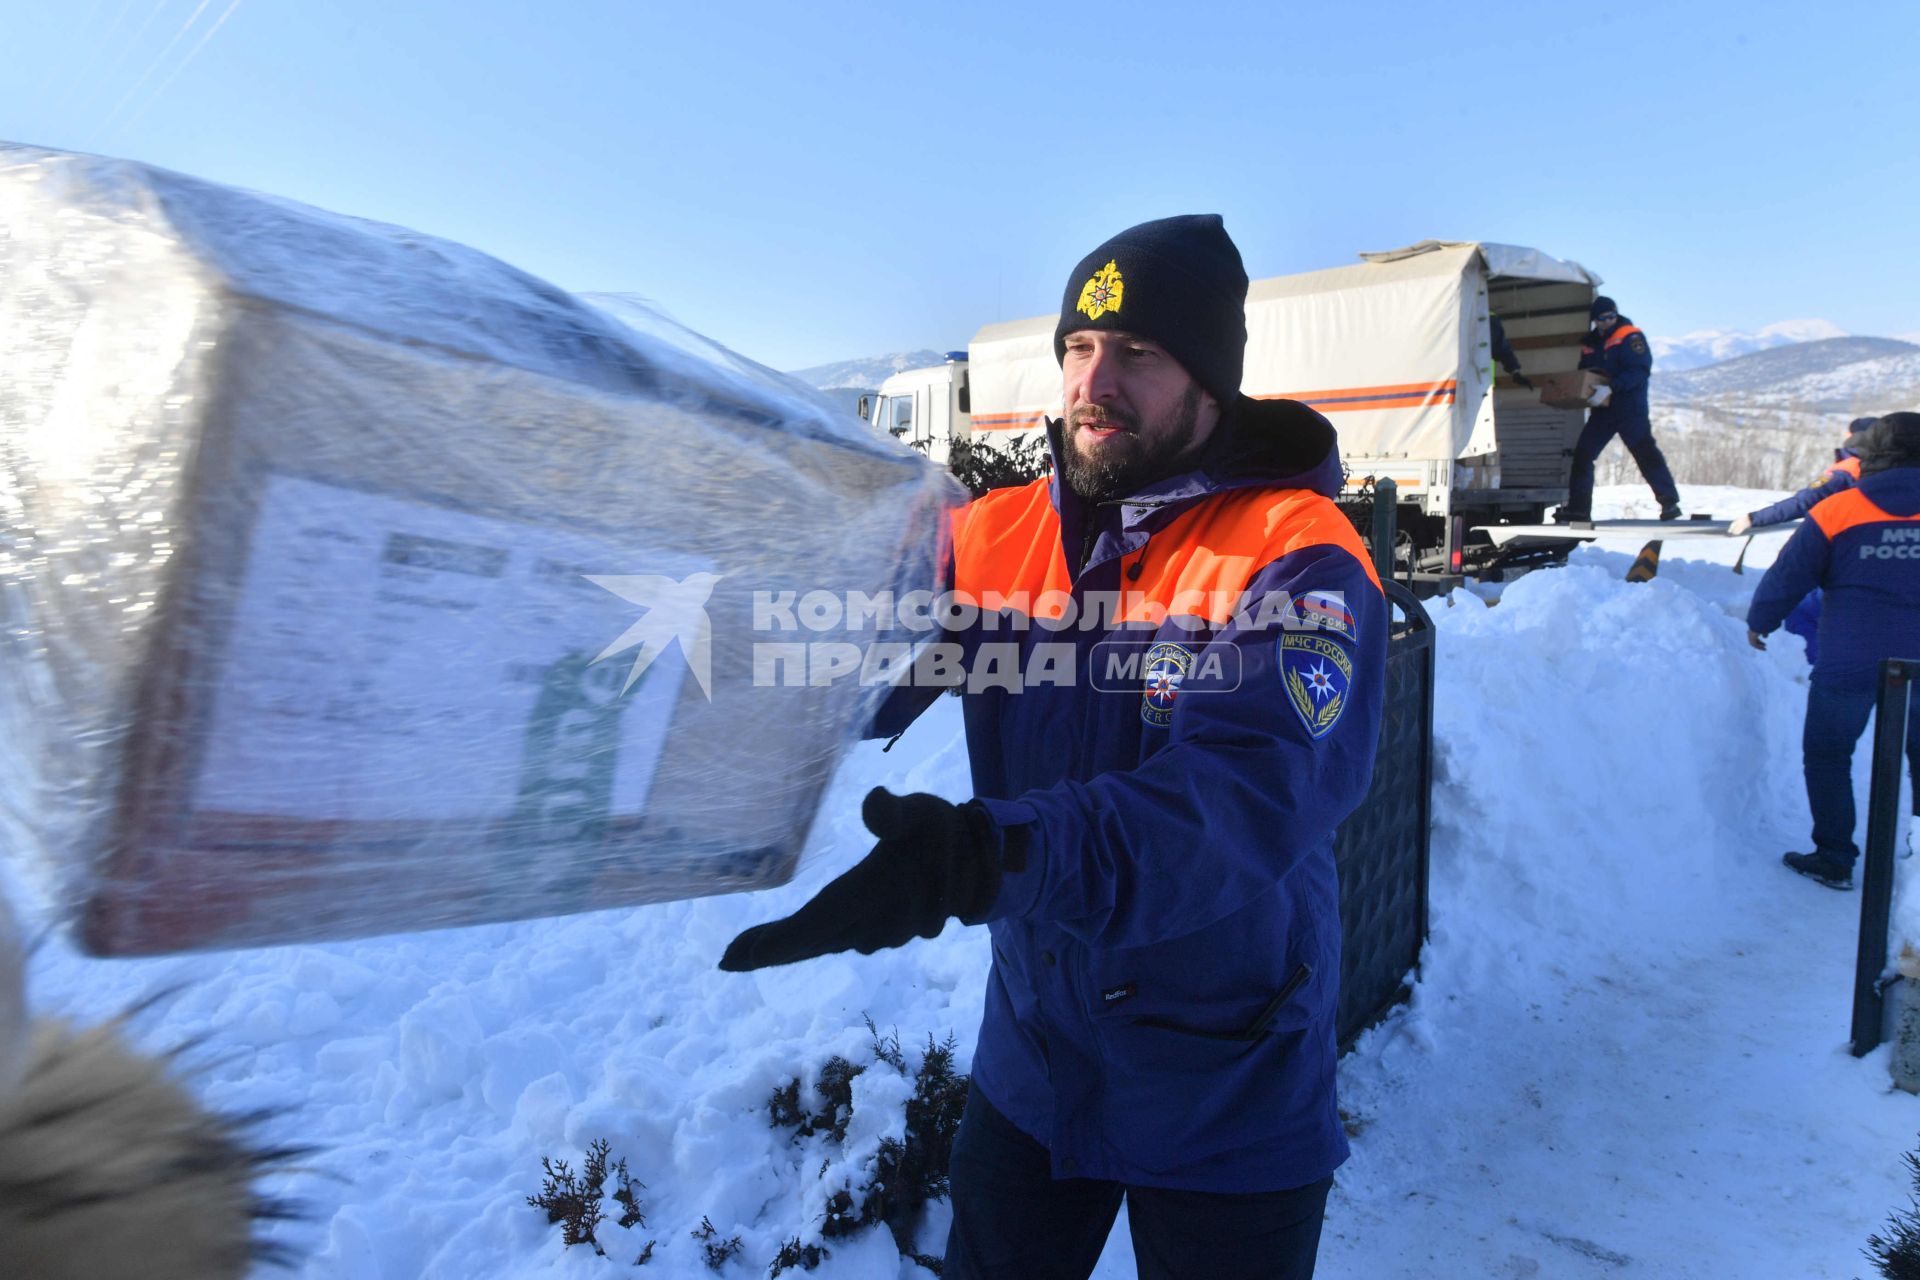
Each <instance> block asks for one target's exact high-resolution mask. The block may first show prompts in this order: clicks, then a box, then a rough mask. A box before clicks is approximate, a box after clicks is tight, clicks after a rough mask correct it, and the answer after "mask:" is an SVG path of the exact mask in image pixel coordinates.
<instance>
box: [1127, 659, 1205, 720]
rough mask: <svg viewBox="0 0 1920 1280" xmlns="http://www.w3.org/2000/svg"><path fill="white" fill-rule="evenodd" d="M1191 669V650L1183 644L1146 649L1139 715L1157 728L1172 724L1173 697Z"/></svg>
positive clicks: (1176, 695)
mask: <svg viewBox="0 0 1920 1280" xmlns="http://www.w3.org/2000/svg"><path fill="white" fill-rule="evenodd" d="M1192 670H1193V650H1191V649H1189V648H1187V647H1186V646H1185V645H1178V644H1172V643H1163V644H1156V645H1155V646H1153V648H1151V649H1149V650H1147V661H1146V686H1147V687H1146V692H1145V693H1144V695H1143V696H1142V697H1141V699H1140V718H1141V719H1142V720H1144V721H1146V722H1147V723H1148V724H1150V725H1153V726H1154V727H1155V728H1157V729H1164V728H1166V727H1167V726H1168V725H1170V724H1172V723H1173V704H1174V700H1175V699H1177V698H1178V697H1179V696H1180V684H1181V682H1182V681H1183V680H1185V679H1186V678H1187V675H1188V674H1189V673H1190V672H1191V671H1192Z"/></svg>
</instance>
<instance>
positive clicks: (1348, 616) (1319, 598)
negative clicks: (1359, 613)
mask: <svg viewBox="0 0 1920 1280" xmlns="http://www.w3.org/2000/svg"><path fill="white" fill-rule="evenodd" d="M1294 608H1295V609H1296V610H1297V611H1298V612H1299V614H1300V621H1301V622H1302V623H1304V624H1306V625H1307V626H1309V627H1313V628H1315V629H1317V630H1320V631H1331V632H1333V633H1334V634H1335V635H1337V636H1345V637H1346V638H1347V639H1349V640H1355V639H1358V638H1359V637H1358V636H1357V635H1356V634H1355V630H1356V629H1355V627H1354V622H1353V610H1351V609H1349V608H1347V598H1346V595H1345V593H1343V592H1339V591H1309V592H1307V593H1306V594H1305V595H1303V596H1301V597H1300V598H1299V599H1298V600H1296V601H1294Z"/></svg>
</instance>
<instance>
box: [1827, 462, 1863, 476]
mask: <svg viewBox="0 0 1920 1280" xmlns="http://www.w3.org/2000/svg"><path fill="white" fill-rule="evenodd" d="M1836 471H1844V472H1846V473H1847V474H1848V475H1850V476H1852V477H1853V478H1854V479H1855V480H1858V479H1859V478H1860V459H1858V458H1842V459H1840V461H1838V462H1836V463H1834V464H1833V465H1832V466H1831V467H1828V468H1827V474H1828V475H1832V474H1833V473H1834V472H1836Z"/></svg>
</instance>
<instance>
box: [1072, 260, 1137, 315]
mask: <svg viewBox="0 0 1920 1280" xmlns="http://www.w3.org/2000/svg"><path fill="white" fill-rule="evenodd" d="M1126 285H1127V282H1126V281H1125V280H1123V279H1121V278H1120V264H1119V260H1118V259H1109V260H1108V262H1107V265H1106V266H1104V267H1102V268H1100V269H1099V270H1098V271H1096V272H1094V273H1093V275H1092V276H1091V277H1090V278H1089V279H1088V280H1087V282H1086V284H1084V285H1082V286H1081V288H1080V310H1082V311H1084V312H1086V315H1087V319H1089V320H1098V319H1099V318H1100V317H1101V316H1103V315H1105V314H1107V312H1109V311H1111V312H1113V313H1114V314H1115V315H1119V314H1120V295H1121V294H1122V293H1124V292H1126Z"/></svg>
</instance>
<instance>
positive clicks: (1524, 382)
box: [1513, 373, 1533, 391]
mask: <svg viewBox="0 0 1920 1280" xmlns="http://www.w3.org/2000/svg"><path fill="white" fill-rule="evenodd" d="M1513 380H1514V382H1516V383H1518V384H1519V385H1520V386H1523V387H1525V388H1526V389H1527V390H1529V391H1531V390H1533V379H1532V378H1529V377H1528V376H1527V375H1526V374H1524V373H1516V374H1514V375H1513Z"/></svg>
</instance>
